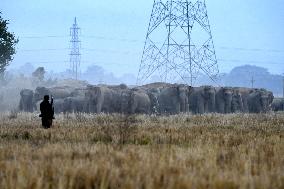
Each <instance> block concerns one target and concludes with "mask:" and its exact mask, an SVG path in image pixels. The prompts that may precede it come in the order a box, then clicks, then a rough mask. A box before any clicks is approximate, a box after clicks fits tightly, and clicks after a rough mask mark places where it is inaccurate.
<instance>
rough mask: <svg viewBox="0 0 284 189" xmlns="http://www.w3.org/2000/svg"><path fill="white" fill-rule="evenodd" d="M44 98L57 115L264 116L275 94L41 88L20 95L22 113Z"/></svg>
mask: <svg viewBox="0 0 284 189" xmlns="http://www.w3.org/2000/svg"><path fill="white" fill-rule="evenodd" d="M44 95H52V96H53V97H54V108H55V112H56V113H61V112H63V113H66V112H85V113H123V114H162V115H163V114H179V113H187V112H191V113H193V114H204V113H222V114H226V113H241V112H244V113H264V112H268V111H270V110H271V104H272V102H273V99H274V97H273V94H272V92H269V91H267V90H265V89H248V88H233V87H217V88H216V87H212V86H202V87H191V86H188V85H184V84H168V83H152V84H148V85H144V86H139V87H133V88H129V87H128V86H126V85H124V84H121V85H117V86H107V85H88V86H87V87H85V88H72V87H54V88H45V87H38V88H36V89H35V91H32V90H29V89H24V90H22V91H21V99H20V105H19V108H20V110H21V111H27V112H33V111H36V110H38V106H39V103H40V101H41V100H42V98H43V96H44Z"/></svg>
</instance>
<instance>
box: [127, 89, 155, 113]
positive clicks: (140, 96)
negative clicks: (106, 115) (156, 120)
mask: <svg viewBox="0 0 284 189" xmlns="http://www.w3.org/2000/svg"><path fill="white" fill-rule="evenodd" d="M129 104H130V113H131V114H150V112H151V100H150V98H149V96H148V94H147V92H146V91H144V90H135V89H133V90H131V93H130V103H129Z"/></svg>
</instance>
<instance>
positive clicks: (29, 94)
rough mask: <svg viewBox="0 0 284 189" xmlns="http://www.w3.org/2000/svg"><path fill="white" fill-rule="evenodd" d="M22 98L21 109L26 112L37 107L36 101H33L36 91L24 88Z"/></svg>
mask: <svg viewBox="0 0 284 189" xmlns="http://www.w3.org/2000/svg"><path fill="white" fill-rule="evenodd" d="M20 95H21V99H20V104H19V109H20V111H24V112H33V111H34V109H35V108H36V107H35V103H34V101H33V96H34V92H33V91H32V90H30V89H23V90H22V91H21V92H20Z"/></svg>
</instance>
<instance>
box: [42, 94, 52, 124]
mask: <svg viewBox="0 0 284 189" xmlns="http://www.w3.org/2000/svg"><path fill="white" fill-rule="evenodd" d="M40 112H41V114H40V117H41V121H42V126H43V128H45V129H49V128H50V127H51V126H52V119H54V117H53V116H54V110H53V99H51V103H49V96H48V95H45V96H44V99H43V101H42V102H41V103H40Z"/></svg>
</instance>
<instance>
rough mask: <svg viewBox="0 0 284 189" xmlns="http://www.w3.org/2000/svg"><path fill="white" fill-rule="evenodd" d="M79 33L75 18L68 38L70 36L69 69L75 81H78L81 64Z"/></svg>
mask: <svg viewBox="0 0 284 189" xmlns="http://www.w3.org/2000/svg"><path fill="white" fill-rule="evenodd" d="M79 33H80V28H79V27H78V24H77V19H76V17H75V19H74V23H73V25H72V27H71V28H70V36H71V40H70V44H71V47H70V48H71V53H70V67H71V71H72V77H73V78H75V79H76V80H77V79H78V72H79V70H80V64H81V54H80V48H81V41H80V40H79Z"/></svg>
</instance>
